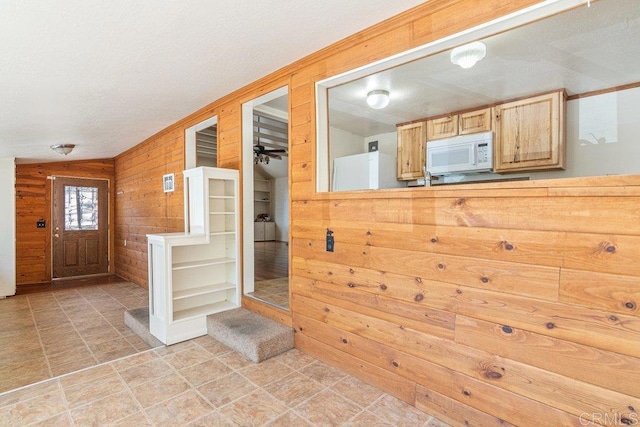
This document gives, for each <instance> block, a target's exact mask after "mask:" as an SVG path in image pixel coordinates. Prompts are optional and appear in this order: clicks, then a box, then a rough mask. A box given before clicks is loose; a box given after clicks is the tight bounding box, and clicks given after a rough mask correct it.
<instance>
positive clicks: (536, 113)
mask: <svg viewBox="0 0 640 427" xmlns="http://www.w3.org/2000/svg"><path fill="white" fill-rule="evenodd" d="M565 101H566V94H565V91H564V90H559V91H555V92H551V93H546V94H542V95H538V96H534V97H531V98H526V99H520V100H517V101H512V102H507V103H504V104H500V105H497V106H496V107H495V131H496V140H495V144H494V155H495V158H494V170H495V172H522V171H534V170H544V169H564V167H565V123H564V122H565Z"/></svg>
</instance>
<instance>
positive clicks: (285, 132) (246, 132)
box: [242, 87, 290, 310]
mask: <svg viewBox="0 0 640 427" xmlns="http://www.w3.org/2000/svg"><path fill="white" fill-rule="evenodd" d="M242 126H243V129H242V133H243V143H242V145H243V160H242V166H243V167H242V170H243V173H242V178H243V200H244V208H243V211H244V214H243V222H244V224H245V225H244V227H243V230H244V248H243V249H244V268H243V271H244V277H243V284H244V294H245V295H246V296H249V297H252V298H255V299H258V300H260V301H262V302H265V303H267V304H270V305H274V306H276V307H279V308H282V309H285V310H289V240H290V239H289V156H288V151H289V102H288V87H283V88H280V89H278V90H275V91H273V92H270V93H268V94H266V95H263V96H261V97H259V98H256V99H254V100H252V101H250V102H247V103H245V104H243V106H242Z"/></svg>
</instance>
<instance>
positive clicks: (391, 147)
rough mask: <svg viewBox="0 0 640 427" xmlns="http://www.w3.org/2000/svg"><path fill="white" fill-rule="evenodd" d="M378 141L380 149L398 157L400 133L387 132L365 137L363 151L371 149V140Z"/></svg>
mask: <svg viewBox="0 0 640 427" xmlns="http://www.w3.org/2000/svg"><path fill="white" fill-rule="evenodd" d="M371 141H378V151H380V152H381V153H384V154H388V155H390V156H392V157H394V158H395V157H398V133H397V132H386V133H379V134H377V135H372V136H367V137H366V138H365V139H364V148H363V152H365V153H366V152H367V151H369V142H371Z"/></svg>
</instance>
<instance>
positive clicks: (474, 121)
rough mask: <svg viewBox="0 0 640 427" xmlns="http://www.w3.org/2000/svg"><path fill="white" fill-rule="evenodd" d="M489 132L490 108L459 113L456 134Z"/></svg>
mask: <svg viewBox="0 0 640 427" xmlns="http://www.w3.org/2000/svg"><path fill="white" fill-rule="evenodd" d="M490 130H491V108H483V109H482V110H476V111H469V112H468V113H461V114H460V116H459V118H458V134H459V135H468V134H471V133H478V132H486V131H490Z"/></svg>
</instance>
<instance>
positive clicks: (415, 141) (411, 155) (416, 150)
mask: <svg viewBox="0 0 640 427" xmlns="http://www.w3.org/2000/svg"><path fill="white" fill-rule="evenodd" d="M426 143H427V123H426V122H416V123H409V124H406V125H400V126H398V180H399V181H412V180H414V179H419V178H423V177H424V170H423V169H424V166H425V161H426V153H425V151H426V148H425V147H426Z"/></svg>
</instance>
